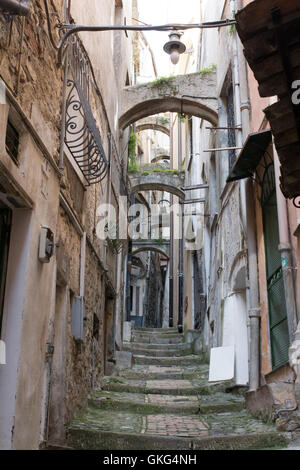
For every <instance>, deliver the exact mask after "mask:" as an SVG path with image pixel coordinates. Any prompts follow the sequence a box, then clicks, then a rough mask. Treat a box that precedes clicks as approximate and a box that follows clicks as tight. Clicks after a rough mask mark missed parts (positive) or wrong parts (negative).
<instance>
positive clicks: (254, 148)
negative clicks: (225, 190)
mask: <svg viewBox="0 0 300 470" xmlns="http://www.w3.org/2000/svg"><path fill="white" fill-rule="evenodd" d="M271 142H272V133H271V131H270V130H266V131H262V132H255V133H253V134H249V136H248V138H247V140H246V142H245V144H244V147H243V148H242V150H241V152H240V154H239V156H238V158H237V160H236V162H235V164H234V165H233V167H232V169H231V172H230V173H229V176H228V178H227V183H231V182H233V181H237V180H242V179H244V178H249V177H251V176H253V174H254V172H255V169H256V167H257V166H258V164H259V161H260V159H261V157H262V156H263V155H264V154H265V152H266V150H267V148H268V147H269V145H270V143H271Z"/></svg>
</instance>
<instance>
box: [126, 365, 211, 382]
mask: <svg viewBox="0 0 300 470" xmlns="http://www.w3.org/2000/svg"><path fill="white" fill-rule="evenodd" d="M208 371H209V365H208V364H206V363H203V364H196V365H193V366H187V367H184V366H179V367H178V366H177V367H176V366H170V367H162V366H152V365H135V366H134V367H133V368H132V369H125V370H120V371H119V373H118V375H119V376H121V377H124V378H128V379H136V380H154V379H158V380H163V379H171V380H176V379H187V380H191V379H199V378H201V379H202V380H204V381H207V380H208Z"/></svg>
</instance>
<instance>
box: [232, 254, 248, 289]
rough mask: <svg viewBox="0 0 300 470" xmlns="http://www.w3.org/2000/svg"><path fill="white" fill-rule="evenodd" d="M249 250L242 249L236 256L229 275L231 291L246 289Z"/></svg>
mask: <svg viewBox="0 0 300 470" xmlns="http://www.w3.org/2000/svg"><path fill="white" fill-rule="evenodd" d="M246 274H247V252H246V251H245V250H243V251H240V252H239V253H237V255H236V256H235V258H234V261H233V263H232V266H231V270H230V275H229V288H230V290H231V292H235V291H240V290H244V289H246Z"/></svg>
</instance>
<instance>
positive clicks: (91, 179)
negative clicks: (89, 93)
mask: <svg viewBox="0 0 300 470" xmlns="http://www.w3.org/2000/svg"><path fill="white" fill-rule="evenodd" d="M67 87H68V89H69V93H68V98H67V104H66V135H65V143H66V146H67V147H68V149H69V151H70V152H71V154H72V156H73V157H74V159H75V160H76V162H77V164H78V166H79V168H80V169H81V171H82V173H83V175H84V177H85V178H86V180H87V182H88V183H89V184H94V183H98V182H99V181H101V180H102V179H103V178H104V177H105V175H106V173H107V169H108V161H107V159H106V156H105V152H104V149H103V147H102V143H101V138H100V134H99V131H98V129H97V127H96V123H95V121H94V118H93V116H92V114H91V111H90V109H88V106H89V105H88V103H87V102H86V100H85V98H84V96H83V94H82V93H81V91H80V88H78V87H77V86H76V84H75V82H74V81H73V80H71V79H69V80H68V83H67Z"/></svg>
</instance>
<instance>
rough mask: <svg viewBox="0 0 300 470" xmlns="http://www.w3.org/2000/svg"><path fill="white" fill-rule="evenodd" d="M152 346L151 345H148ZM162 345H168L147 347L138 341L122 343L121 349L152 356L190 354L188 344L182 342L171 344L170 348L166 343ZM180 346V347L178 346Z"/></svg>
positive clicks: (190, 350) (190, 349)
mask: <svg viewBox="0 0 300 470" xmlns="http://www.w3.org/2000/svg"><path fill="white" fill-rule="evenodd" d="M149 346H152V345H149ZM163 346H168V348H166V347H165V348H161V347H160V345H157V346H156V347H155V348H153V347H152V348H151V349H150V348H148V347H147V345H146V346H144V345H143V344H142V345H141V344H139V343H136V344H134V343H127V344H126V343H124V344H123V350H124V351H131V352H133V353H134V354H137V355H141V356H154V357H177V356H186V355H190V354H192V348H191V345H190V344H187V343H182V344H178V345H175V347H174V345H173V347H171V348H170V345H168V344H166V345H163ZM180 346H181V347H180Z"/></svg>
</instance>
